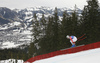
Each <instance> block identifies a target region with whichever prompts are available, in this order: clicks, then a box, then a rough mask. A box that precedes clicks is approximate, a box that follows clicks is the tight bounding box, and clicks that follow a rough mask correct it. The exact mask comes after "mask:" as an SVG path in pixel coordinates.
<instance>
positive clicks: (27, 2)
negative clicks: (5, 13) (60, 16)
mask: <svg viewBox="0 0 100 63" xmlns="http://www.w3.org/2000/svg"><path fill="white" fill-rule="evenodd" d="M75 4H76V5H77V7H79V8H81V9H83V7H84V5H86V4H87V2H86V0H0V7H8V8H11V9H14V8H17V9H23V8H26V7H34V6H47V7H67V8H70V7H74V6H75Z"/></svg>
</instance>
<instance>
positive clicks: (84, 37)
mask: <svg viewBox="0 0 100 63" xmlns="http://www.w3.org/2000/svg"><path fill="white" fill-rule="evenodd" d="M85 38H86V37H84V38H82V39H80V40H78V41H81V40H84V39H85Z"/></svg>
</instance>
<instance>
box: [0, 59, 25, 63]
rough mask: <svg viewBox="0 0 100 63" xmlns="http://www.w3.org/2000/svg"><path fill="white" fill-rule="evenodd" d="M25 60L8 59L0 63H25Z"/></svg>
mask: <svg viewBox="0 0 100 63" xmlns="http://www.w3.org/2000/svg"><path fill="white" fill-rule="evenodd" d="M23 62H24V61H23V60H17V61H16V59H7V60H1V61H0V63H23Z"/></svg>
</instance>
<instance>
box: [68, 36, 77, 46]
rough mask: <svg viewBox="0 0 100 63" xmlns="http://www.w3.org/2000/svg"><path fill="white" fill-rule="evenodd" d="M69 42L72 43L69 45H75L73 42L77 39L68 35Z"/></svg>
mask: <svg viewBox="0 0 100 63" xmlns="http://www.w3.org/2000/svg"><path fill="white" fill-rule="evenodd" d="M69 38H70V43H71V44H72V46H71V47H75V42H76V41H77V38H76V36H70V37H69Z"/></svg>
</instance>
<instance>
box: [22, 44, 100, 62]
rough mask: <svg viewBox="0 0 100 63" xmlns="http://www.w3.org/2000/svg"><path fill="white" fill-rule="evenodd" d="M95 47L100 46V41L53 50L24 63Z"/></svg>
mask: <svg viewBox="0 0 100 63" xmlns="http://www.w3.org/2000/svg"><path fill="white" fill-rule="evenodd" d="M95 48H100V42H96V43H92V44H88V45H83V46H78V47H74V48H67V49H63V50H59V51H55V52H51V53H48V54H43V55H39V56H35V57H32V58H30V59H28V60H27V61H25V62H24V63H32V62H34V61H37V60H41V59H46V58H50V57H54V56H57V55H63V54H71V53H76V52H80V51H85V50H90V49H95Z"/></svg>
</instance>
